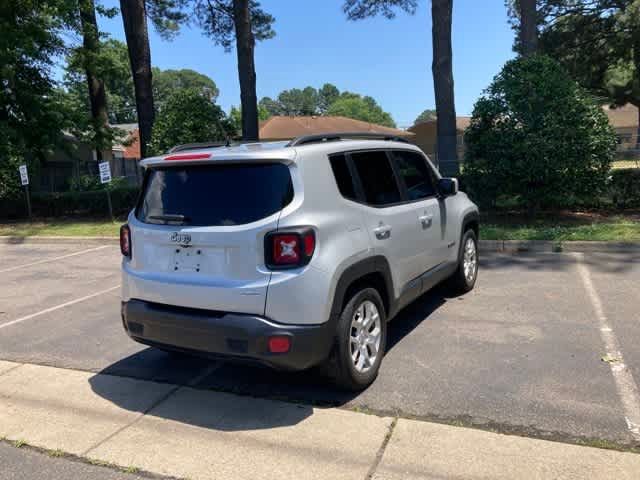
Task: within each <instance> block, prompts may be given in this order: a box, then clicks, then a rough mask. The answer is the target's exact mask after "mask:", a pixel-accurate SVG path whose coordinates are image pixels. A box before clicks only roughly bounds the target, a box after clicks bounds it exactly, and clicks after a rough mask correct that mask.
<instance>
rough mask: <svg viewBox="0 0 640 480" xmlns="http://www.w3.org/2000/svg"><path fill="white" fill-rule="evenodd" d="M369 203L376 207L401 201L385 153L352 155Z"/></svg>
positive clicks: (358, 153)
mask: <svg viewBox="0 0 640 480" xmlns="http://www.w3.org/2000/svg"><path fill="white" fill-rule="evenodd" d="M351 159H352V160H353V164H354V166H355V167H356V170H357V172H358V176H359V177H360V181H361V182H362V188H363V190H364V196H365V200H366V202H367V203H369V204H371V205H376V206H382V205H389V204H392V203H398V202H400V201H401V197H400V191H399V190H398V184H397V183H396V180H395V176H394V174H393V169H392V168H391V164H390V163H389V159H388V158H387V155H386V153H385V152H383V151H375V152H356V153H352V154H351Z"/></svg>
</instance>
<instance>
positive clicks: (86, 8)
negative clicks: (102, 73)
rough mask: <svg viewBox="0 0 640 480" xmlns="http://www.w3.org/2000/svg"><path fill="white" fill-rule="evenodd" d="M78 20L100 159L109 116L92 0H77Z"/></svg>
mask: <svg viewBox="0 0 640 480" xmlns="http://www.w3.org/2000/svg"><path fill="white" fill-rule="evenodd" d="M78 6H79V9H80V22H81V25H82V46H83V49H84V55H83V56H84V69H85V73H86V75H87V85H88V87H89V102H90V103H91V120H92V123H93V128H94V129H95V138H94V143H95V145H94V146H95V148H96V157H97V159H98V161H101V160H102V151H103V150H105V149H107V148H110V145H108V137H109V135H108V129H109V116H108V113H107V95H106V93H105V90H104V81H103V80H102V79H100V78H99V75H98V73H97V58H96V57H97V54H98V50H99V48H100V39H99V35H98V23H97V22H96V9H95V4H94V1H93V0H79V2H78Z"/></svg>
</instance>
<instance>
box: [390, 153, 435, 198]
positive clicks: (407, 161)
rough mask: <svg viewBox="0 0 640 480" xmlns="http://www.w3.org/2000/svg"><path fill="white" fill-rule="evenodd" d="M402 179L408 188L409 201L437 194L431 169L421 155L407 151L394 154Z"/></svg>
mask: <svg viewBox="0 0 640 480" xmlns="http://www.w3.org/2000/svg"><path fill="white" fill-rule="evenodd" d="M393 155H394V157H395V161H396V165H397V166H398V172H399V174H400V177H402V179H403V180H404V183H405V185H406V187H407V193H408V195H409V200H420V199H421V198H427V197H431V196H433V195H435V194H436V189H435V187H434V185H433V180H432V178H431V174H430V172H429V167H428V166H427V163H426V161H425V159H424V158H423V157H422V155H420V154H419V153H415V152H408V151H405V150H395V151H394V152H393Z"/></svg>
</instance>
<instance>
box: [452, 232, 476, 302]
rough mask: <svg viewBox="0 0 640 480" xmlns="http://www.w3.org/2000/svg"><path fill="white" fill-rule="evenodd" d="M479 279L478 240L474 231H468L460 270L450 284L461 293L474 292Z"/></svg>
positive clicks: (460, 255) (459, 262) (459, 256)
mask: <svg viewBox="0 0 640 480" xmlns="http://www.w3.org/2000/svg"><path fill="white" fill-rule="evenodd" d="M477 278H478V239H477V237H476V233H475V232H474V231H473V230H467V231H466V232H464V235H463V236H462V242H461V243H460V253H459V255H458V268H457V270H456V271H455V273H454V274H453V275H452V276H451V279H450V284H451V286H452V287H453V288H454V290H456V291H457V292H460V293H467V292H469V291H471V290H473V287H474V286H475V284H476V279H477Z"/></svg>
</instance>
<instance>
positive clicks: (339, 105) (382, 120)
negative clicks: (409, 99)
mask: <svg viewBox="0 0 640 480" xmlns="http://www.w3.org/2000/svg"><path fill="white" fill-rule="evenodd" d="M327 115H337V116H342V117H348V118H353V119H356V120H362V121H364V122H370V123H377V124H378V125H384V126H385V127H395V126H396V124H395V122H394V121H393V118H391V115H390V114H389V113H387V112H385V111H384V110H382V108H380V105H378V104H377V103H376V101H375V100H374V99H373V98H371V97H362V96H360V95H357V94H350V93H346V92H345V93H343V94H342V95H340V97H339V98H338V99H337V100H336V101H334V102H333V103H332V104H331V106H330V107H329V109H328V110H327Z"/></svg>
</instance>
